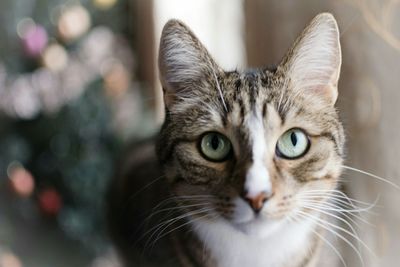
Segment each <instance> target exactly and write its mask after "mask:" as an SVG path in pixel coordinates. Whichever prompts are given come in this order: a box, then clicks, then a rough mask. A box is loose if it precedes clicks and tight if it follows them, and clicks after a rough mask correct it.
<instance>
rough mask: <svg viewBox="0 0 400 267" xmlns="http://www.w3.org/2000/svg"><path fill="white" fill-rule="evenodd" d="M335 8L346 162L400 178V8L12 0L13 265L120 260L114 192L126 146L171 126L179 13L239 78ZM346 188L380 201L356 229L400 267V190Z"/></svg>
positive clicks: (5, 109) (8, 175)
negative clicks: (164, 80) (168, 65)
mask: <svg viewBox="0 0 400 267" xmlns="http://www.w3.org/2000/svg"><path fill="white" fill-rule="evenodd" d="M323 11H329V12H331V13H333V14H334V15H335V17H336V19H337V20H338V23H339V27H340V29H341V42H342V52H343V67H342V75H341V80H340V84H339V100H338V104H337V107H338V109H339V110H340V114H341V117H342V120H343V122H344V125H345V128H346V133H347V139H348V140H347V161H346V165H348V166H352V167H354V168H359V169H362V170H364V171H368V172H371V173H374V174H376V175H379V176H382V177H385V178H386V179H388V180H390V181H392V182H394V183H397V184H400V135H399V129H400V118H399V117H400V105H399V100H400V88H399V85H400V75H399V74H400V0H379V1H378V0H338V1H319V0H318V1H317V0H303V1H295V0H282V1H265V0H191V1H189V0H169V1H166V0H81V1H79V0H71V1H63V0H30V1H26V0H1V1H0V36H1V38H0V267H23V266H26V267H47V266H49V267H50V266H51V267H64V266H65V267H67V266H68V267H70V266H89V267H119V266H120V264H119V263H118V259H117V256H116V254H115V251H113V249H112V246H111V245H110V243H109V241H108V238H107V235H106V232H105V220H104V209H103V205H104V195H105V193H106V191H107V184H108V182H109V180H110V179H111V176H112V174H113V168H114V161H115V160H116V158H117V157H118V155H119V154H120V153H121V151H122V150H123V149H124V147H125V146H126V145H127V144H128V143H130V142H132V141H133V140H138V139H141V138H144V137H146V136H150V135H152V134H154V133H155V132H156V131H157V129H158V127H159V126H160V123H161V122H162V119H163V106H162V98H161V89H160V86H159V83H158V78H157V68H156V58H157V46H158V39H159V36H160V32H161V29H162V26H163V25H164V23H165V22H166V21H167V20H168V19H169V18H180V19H181V20H183V21H184V22H186V23H187V24H188V25H189V26H190V27H191V28H192V29H193V31H194V32H195V33H196V34H197V35H198V36H199V38H200V39H201V40H202V41H203V42H204V44H205V45H206V47H207V48H209V50H210V52H211V54H212V55H213V56H214V57H215V58H216V60H217V62H219V64H220V65H221V66H223V67H224V68H225V69H228V70H229V69H234V68H242V67H246V66H252V67H257V66H263V65H266V64H267V65H273V64H277V63H279V60H280V59H281V57H282V56H283V55H284V53H285V51H286V49H288V48H289V46H290V45H291V43H292V42H293V41H294V39H295V38H296V36H297V35H298V34H299V33H300V32H301V30H302V29H303V28H304V26H305V25H306V24H307V23H308V22H309V21H310V20H311V19H312V18H313V17H314V16H315V15H316V14H318V13H319V12H323ZM343 184H344V189H345V190H346V191H347V193H348V194H349V195H350V196H351V197H352V198H355V199H359V200H362V201H365V202H369V203H373V202H374V201H375V200H377V199H378V203H377V205H376V208H374V210H373V211H374V213H365V214H362V216H363V217H364V218H365V219H366V220H367V221H369V222H370V224H371V225H368V224H365V223H363V222H361V223H359V227H357V229H358V235H359V236H360V238H361V239H362V240H363V241H365V243H366V244H367V245H368V247H369V248H370V249H371V250H372V251H373V252H375V254H376V257H374V256H373V255H372V254H371V253H369V252H368V251H367V250H366V249H365V248H363V247H362V246H361V247H360V251H361V253H362V254H363V257H364V259H365V263H366V264H365V266H399V265H398V262H399V261H400V254H399V251H400V210H399V208H398V203H400V193H399V191H398V190H396V189H395V188H394V186H392V185H390V184H388V183H385V182H382V181H378V180H377V179H376V178H372V177H368V176H366V175H364V174H360V173H357V172H354V171H352V170H346V171H345V173H344V174H343ZM349 238H350V240H351V242H353V243H354V244H355V246H357V241H356V240H354V239H351V237H349ZM338 249H339V250H340V253H341V254H342V255H343V257H344V258H345V261H346V262H347V266H362V265H361V262H360V261H359V259H357V256H356V253H355V252H354V251H353V250H352V248H351V247H349V246H348V245H346V244H344V245H343V246H341V247H339V248H338ZM338 266H340V263H339V264H338Z"/></svg>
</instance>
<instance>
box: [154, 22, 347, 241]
mask: <svg viewBox="0 0 400 267" xmlns="http://www.w3.org/2000/svg"><path fill="white" fill-rule="evenodd" d="M226 45H229V44H226ZM340 66H341V51H340V43H339V32H338V27H337V24H336V21H335V19H334V18H333V16H332V15H330V14H320V15H318V16H317V17H315V18H314V20H313V21H312V22H311V23H310V25H309V26H308V27H307V28H306V29H305V30H304V31H303V33H302V34H301V35H300V37H299V38H298V39H297V40H296V42H295V43H294V45H293V46H292V48H291V49H290V50H289V51H288V52H287V54H286V56H285V57H284V59H283V60H282V62H281V63H280V64H279V65H278V66H277V67H276V68H274V69H271V68H260V69H251V70H244V71H237V70H235V71H225V70H223V69H221V68H220V67H219V66H218V64H217V63H216V62H215V61H214V60H213V58H212V57H211V56H210V54H209V53H208V52H207V50H206V48H205V47H204V46H203V45H202V44H201V42H200V41H199V40H198V39H197V38H196V36H195V35H194V34H193V33H192V32H191V31H190V29H189V28H188V27H187V26H185V25H184V24H183V23H182V22H179V21H177V20H171V21H169V22H168V23H167V24H166V25H165V27H164V30H163V32H162V37H161V43H160V51H159V68H160V77H161V83H162V86H163V90H164V102H165V106H166V119H165V123H164V125H163V127H162V130H161V133H160V138H159V141H158V145H157V153H158V156H159V159H160V162H161V164H162V166H163V169H164V171H165V174H166V177H167V180H168V182H169V184H170V186H171V188H172V191H173V193H174V194H175V195H176V196H177V198H176V199H177V200H178V202H179V203H180V205H181V206H182V208H183V209H185V210H186V211H187V214H188V215H190V218H192V219H193V220H195V219H196V220H221V219H222V220H224V221H226V222H228V223H229V224H231V225H232V226H234V227H236V228H238V229H240V230H242V231H243V232H246V233H250V234H251V233H256V234H257V235H259V234H260V233H261V234H262V232H268V229H269V228H270V226H271V225H278V224H282V223H284V222H285V221H288V220H290V219H293V218H294V217H295V215H298V214H302V213H307V212H312V211H313V210H312V207H315V206H318V203H322V202H324V201H326V200H327V199H328V198H329V196H331V195H332V192H333V191H331V190H333V189H335V188H336V187H337V184H338V179H339V175H340V172H341V164H342V157H343V145H344V136H343V129H342V126H341V123H340V122H339V119H338V115H337V112H336V110H335V107H334V104H335V102H336V98H337V95H338V90H337V83H338V78H339V73H340ZM296 218H297V219H301V218H302V217H301V216H300V217H299V216H297V217H296Z"/></svg>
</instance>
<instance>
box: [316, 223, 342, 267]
mask: <svg viewBox="0 0 400 267" xmlns="http://www.w3.org/2000/svg"><path fill="white" fill-rule="evenodd" d="M311 231H312V232H313V233H314V234H315V235H316V236H318V238H320V239H321V240H322V241H324V242H325V244H327V245H328V246H329V247H330V248H331V249H332V250H333V251H334V252H335V254H336V255H337V256H338V257H339V259H340V261H341V262H342V263H343V265H344V267H347V263H346V261H345V260H344V259H343V256H342V254H340V252H339V251H338V249H337V248H335V246H334V245H333V244H332V243H331V242H329V241H328V240H327V239H326V238H325V237H323V236H322V235H320V234H319V233H318V232H317V231H315V230H313V229H311Z"/></svg>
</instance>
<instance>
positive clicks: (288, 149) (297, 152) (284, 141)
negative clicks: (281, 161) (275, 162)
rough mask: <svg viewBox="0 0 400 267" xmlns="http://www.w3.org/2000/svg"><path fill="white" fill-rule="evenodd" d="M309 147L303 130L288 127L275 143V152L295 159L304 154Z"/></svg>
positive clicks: (280, 155) (283, 156)
mask: <svg viewBox="0 0 400 267" xmlns="http://www.w3.org/2000/svg"><path fill="white" fill-rule="evenodd" d="M309 147H310V141H309V140H308V137H307V135H306V134H305V133H304V131H302V130H300V129H290V130H289V131H287V132H286V133H284V134H283V135H282V136H281V137H280V138H279V140H278V143H277V144H276V154H277V155H278V156H279V157H282V158H286V159H296V158H300V157H302V156H304V154H306V153H307V151H308V149H309Z"/></svg>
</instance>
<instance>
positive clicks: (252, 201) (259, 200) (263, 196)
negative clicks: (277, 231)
mask: <svg viewBox="0 0 400 267" xmlns="http://www.w3.org/2000/svg"><path fill="white" fill-rule="evenodd" d="M244 199H245V200H246V201H247V202H248V203H249V205H250V207H251V208H252V209H253V210H254V211H255V212H259V211H260V210H261V208H262V207H263V206H264V203H265V202H266V201H267V200H268V195H267V193H266V192H264V191H263V192H261V193H259V194H258V195H256V196H254V197H249V196H248V195H247V196H245V197H244Z"/></svg>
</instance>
